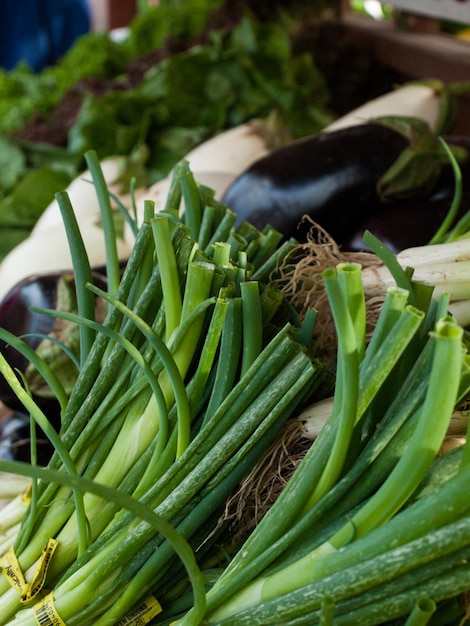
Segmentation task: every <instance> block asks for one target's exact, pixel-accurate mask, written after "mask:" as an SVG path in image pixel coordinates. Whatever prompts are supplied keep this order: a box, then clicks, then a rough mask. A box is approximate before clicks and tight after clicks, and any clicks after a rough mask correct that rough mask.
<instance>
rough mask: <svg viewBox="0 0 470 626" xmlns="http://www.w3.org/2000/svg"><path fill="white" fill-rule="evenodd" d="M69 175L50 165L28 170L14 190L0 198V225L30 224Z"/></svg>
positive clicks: (36, 218)
mask: <svg viewBox="0 0 470 626" xmlns="http://www.w3.org/2000/svg"><path fill="white" fill-rule="evenodd" d="M69 182H70V176H69V175H68V174H67V173H66V172H61V171H57V170H55V169H53V168H51V167H41V168H38V169H33V170H29V171H28V172H27V173H26V175H25V176H24V177H23V178H22V179H21V180H20V181H19V183H18V184H17V185H16V186H15V188H14V190H13V192H12V193H11V194H10V195H9V196H8V197H7V198H4V199H3V200H2V201H1V202H0V226H2V227H3V226H19V227H23V228H24V227H28V226H29V227H30V228H32V227H33V226H34V224H35V223H36V221H37V220H38V218H39V217H40V215H41V214H42V212H43V211H44V209H45V207H47V206H48V204H49V203H50V202H52V200H53V199H54V196H55V194H56V193H57V192H58V191H60V190H62V189H64V187H67V185H68V184H69Z"/></svg>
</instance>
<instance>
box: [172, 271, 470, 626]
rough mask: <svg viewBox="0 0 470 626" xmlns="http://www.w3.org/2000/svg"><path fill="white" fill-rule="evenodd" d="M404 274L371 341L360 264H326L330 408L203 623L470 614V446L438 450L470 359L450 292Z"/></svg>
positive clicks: (228, 625) (417, 624)
mask: <svg viewBox="0 0 470 626" xmlns="http://www.w3.org/2000/svg"><path fill="white" fill-rule="evenodd" d="M392 270H393V271H394V273H395V275H397V276H398V273H399V270H398V269H397V267H396V266H394V267H393V268H392ZM399 280H400V283H401V285H402V286H395V287H392V288H390V289H389V290H388V292H387V296H386V299H385V303H384V305H383V307H382V310H381V313H380V316H379V319H378V322H377V324H376V326H375V329H374V332H373V335H372V338H371V340H370V342H367V343H366V339H365V337H366V331H365V329H366V324H365V303H364V300H365V298H364V290H363V285H362V280H361V268H360V266H359V265H358V264H355V263H343V264H340V265H338V266H337V268H335V269H328V270H326V271H325V272H324V284H325V288H326V290H327V294H328V297H329V301H330V306H331V310H332V315H333V318H334V321H335V327H336V331H337V339H338V351H337V379H336V388H335V394H334V403H333V408H332V412H331V415H330V417H329V419H328V420H327V422H326V424H325V426H324V427H323V428H322V429H321V431H320V433H319V436H318V437H317V438H316V440H315V441H314V443H313V444H312V446H311V447H310V448H309V450H308V452H307V454H306V455H305V457H304V458H303V460H302V461H301V462H300V464H299V465H298V468H297V469H296V471H295V473H294V474H293V476H292V478H291V479H290V481H289V482H288V484H287V485H286V487H285V488H284V489H283V491H282V493H281V494H280V496H279V497H278V499H277V500H276V502H275V503H274V504H273V505H272V507H271V508H270V509H269V510H268V512H267V513H266V515H265V516H264V518H263V519H262V520H261V522H260V523H259V524H258V526H257V527H256V529H255V530H254V531H253V533H252V534H251V535H250V536H249V538H248V539H247V540H246V541H245V543H244V544H243V545H242V546H241V547H240V549H239V550H238V551H237V553H236V554H235V555H234V556H233V558H232V559H231V561H230V562H229V563H228V565H227V566H226V567H224V568H223V569H221V571H220V572H219V575H218V577H217V578H216V579H215V581H214V583H213V585H212V587H211V589H210V590H209V592H208V594H207V604H206V611H205V615H204V617H203V619H202V620H201V622H200V623H201V624H204V625H209V624H211V625H217V626H243V625H245V624H246V625H248V624H249V625H250V626H267V625H268V624H276V625H282V626H301V625H302V626H315V625H319V626H328V625H334V626H336V625H342V626H344V625H348V626H356V625H359V624H360V625H361V626H372V625H375V624H385V623H387V624H390V625H391V624H393V625H398V624H406V625H407V626H411V625H413V626H422V625H424V624H427V623H432V624H458V623H461V622H460V620H462V619H463V618H464V616H465V613H466V609H465V606H464V605H463V604H461V603H460V601H459V596H461V594H463V593H464V592H466V591H468V590H469V589H470V561H469V558H470V515H469V514H470V500H469V498H468V484H469V482H468V481H469V479H470V447H469V445H470V444H468V443H465V444H464V445H462V446H460V447H459V448H456V449H454V450H452V451H451V452H449V453H446V454H445V455H443V456H438V452H439V449H440V446H441V444H442V441H443V439H444V436H445V434H446V430H447V427H448V424H449V421H450V418H451V415H452V412H453V410H454V408H455V406H456V405H459V403H461V402H462V401H464V400H466V399H468V394H469V391H470V361H469V357H468V356H467V354H466V345H465V339H464V332H463V329H462V328H461V327H460V326H459V325H458V324H457V323H456V321H455V320H454V319H453V318H452V317H451V316H449V315H448V304H449V301H448V298H447V297H446V296H445V295H442V296H441V297H440V298H439V299H438V300H435V299H433V298H432V297H431V296H432V289H430V288H429V287H427V286H425V285H422V284H420V283H418V282H416V281H413V279H412V277H411V272H402V273H401V276H400V278H399ZM467 441H468V438H467ZM193 616H194V613H193V611H192V610H190V611H189V612H187V613H184V614H183V613H182V615H181V617H180V619H179V620H178V621H177V622H176V623H177V625H178V626H186V624H190V623H192V622H191V620H192V619H193Z"/></svg>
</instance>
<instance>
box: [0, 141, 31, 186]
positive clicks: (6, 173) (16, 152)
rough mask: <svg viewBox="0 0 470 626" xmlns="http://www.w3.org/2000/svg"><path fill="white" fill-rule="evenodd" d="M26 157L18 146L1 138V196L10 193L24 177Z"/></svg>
mask: <svg viewBox="0 0 470 626" xmlns="http://www.w3.org/2000/svg"><path fill="white" fill-rule="evenodd" d="M25 167H26V163H25V157H24V155H23V153H22V151H21V149H20V148H18V146H16V145H15V144H14V143H13V142H12V141H10V140H9V139H8V138H7V137H3V136H0V194H1V192H2V191H3V192H4V193H6V192H8V191H10V189H12V188H13V187H14V185H15V184H16V183H17V181H18V180H19V179H20V177H21V176H22V175H23V173H24V170H25Z"/></svg>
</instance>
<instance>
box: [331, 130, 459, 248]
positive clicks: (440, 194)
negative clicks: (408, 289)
mask: <svg viewBox="0 0 470 626" xmlns="http://www.w3.org/2000/svg"><path fill="white" fill-rule="evenodd" d="M443 139H444V140H445V141H446V142H447V144H448V145H451V146H458V147H461V148H464V149H466V150H467V151H468V152H469V154H470V137H465V136H457V135H456V136H445V137H443ZM459 169H460V173H461V177H462V197H461V200H460V205H459V210H458V213H457V215H456V218H455V220H454V224H455V223H456V222H457V221H458V220H459V219H460V218H461V217H462V216H463V215H464V214H465V213H467V212H468V211H470V159H466V160H465V161H463V162H461V163H460V164H459ZM454 191H455V178H454V173H453V171H452V169H451V168H450V167H449V168H444V169H443V170H442V173H441V176H440V177H439V180H438V182H437V184H436V186H435V189H434V191H433V192H432V193H431V194H430V195H427V196H423V197H420V198H412V199H406V200H401V201H399V202H390V203H384V204H383V205H382V206H381V208H380V211H376V212H375V213H374V214H372V215H371V216H370V217H369V218H368V219H366V220H365V221H362V222H359V223H358V224H357V226H356V228H355V229H353V230H351V232H350V233H349V236H348V237H346V238H345V239H344V240H343V241H342V242H341V247H342V249H343V250H344V251H348V252H362V251H366V252H367V251H370V249H369V248H368V247H367V246H366V245H365V244H364V241H363V239H362V238H363V235H364V232H365V231H366V230H368V231H370V232H371V233H372V234H373V235H375V236H376V237H377V238H378V239H380V241H381V242H382V243H383V244H384V245H385V246H387V248H389V249H390V250H391V251H392V252H393V253H395V254H398V253H399V252H400V251H401V250H404V249H406V248H413V247H416V246H424V245H426V244H427V243H429V242H430V241H431V239H432V238H433V237H434V235H435V233H436V232H437V230H438V229H439V227H440V226H441V224H442V222H443V221H444V219H445V217H446V215H447V213H448V211H449V209H450V207H451V204H452V200H453V196H454Z"/></svg>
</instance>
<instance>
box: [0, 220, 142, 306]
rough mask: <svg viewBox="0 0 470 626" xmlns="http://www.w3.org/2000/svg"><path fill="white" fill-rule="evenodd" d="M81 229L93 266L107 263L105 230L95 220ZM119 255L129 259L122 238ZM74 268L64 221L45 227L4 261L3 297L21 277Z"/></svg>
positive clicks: (0, 281) (0, 266)
mask: <svg viewBox="0 0 470 626" xmlns="http://www.w3.org/2000/svg"><path fill="white" fill-rule="evenodd" d="M80 231H81V233H82V237H83V240H84V243H85V248H86V250H87V253H88V256H89V259H90V264H91V266H92V267H99V266H103V265H105V263H106V253H105V245H104V239H103V230H102V229H101V228H100V227H99V226H97V225H95V224H94V222H93V221H91V220H90V221H89V220H84V221H82V222H81V223H80ZM117 247H118V255H119V258H120V259H121V260H124V259H127V258H128V257H129V253H130V251H131V248H130V246H129V245H128V244H127V243H126V242H125V241H123V240H122V239H118V241H117ZM71 269H72V258H71V255H70V250H69V244H68V241H67V236H66V233H65V229H64V226H63V225H62V224H59V225H56V226H52V227H51V228H48V229H46V228H44V229H43V230H41V231H40V232H39V233H38V234H37V235H36V236H34V237H28V238H27V239H25V240H24V241H22V242H21V243H20V244H19V245H18V246H16V247H15V248H14V249H13V250H12V251H11V252H10V253H9V254H7V256H6V257H5V258H4V260H3V262H2V263H1V264H0V300H1V299H2V298H3V297H4V296H5V295H6V294H7V292H8V291H9V290H10V289H11V288H12V287H14V286H15V285H16V283H18V282H19V281H20V280H22V279H23V278H26V277H27V276H30V275H31V274H33V273H34V274H38V273H49V272H59V271H63V270H71Z"/></svg>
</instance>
